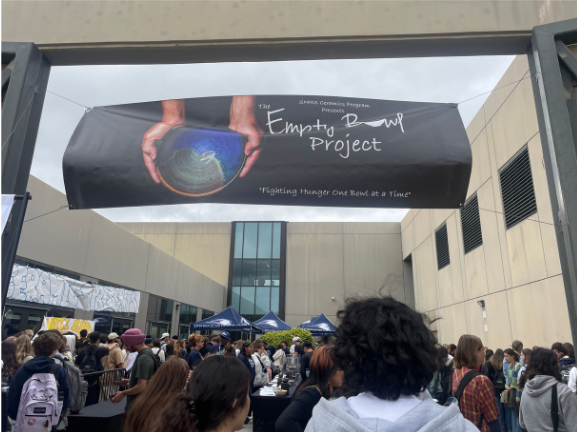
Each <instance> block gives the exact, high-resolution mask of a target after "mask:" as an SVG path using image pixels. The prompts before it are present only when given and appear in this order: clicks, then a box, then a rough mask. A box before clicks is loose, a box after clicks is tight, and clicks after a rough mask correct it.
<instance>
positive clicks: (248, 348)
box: [238, 343, 255, 424]
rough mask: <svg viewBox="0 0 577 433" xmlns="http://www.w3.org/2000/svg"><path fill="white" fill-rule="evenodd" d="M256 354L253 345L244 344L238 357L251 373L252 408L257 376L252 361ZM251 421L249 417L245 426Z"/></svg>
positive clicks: (250, 393) (250, 392)
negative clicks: (253, 388)
mask: <svg viewBox="0 0 577 433" xmlns="http://www.w3.org/2000/svg"><path fill="white" fill-rule="evenodd" d="M253 353H254V348H253V346H252V344H251V343H243V344H242V349H240V354H239V355H238V359H240V360H241V361H242V363H243V364H244V365H246V368H248V371H249V373H250V388H249V391H248V396H249V398H250V401H251V406H252V384H253V383H254V376H255V369H254V360H253V359H252V356H251V355H252V354H253ZM251 411H252V407H251ZM248 422H249V419H248V417H247V418H246V420H245V424H248Z"/></svg>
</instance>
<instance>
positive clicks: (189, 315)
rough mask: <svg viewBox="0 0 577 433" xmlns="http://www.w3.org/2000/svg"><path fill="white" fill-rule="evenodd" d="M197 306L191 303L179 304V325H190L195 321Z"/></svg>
mask: <svg viewBox="0 0 577 433" xmlns="http://www.w3.org/2000/svg"><path fill="white" fill-rule="evenodd" d="M196 312H197V308H196V307H193V306H192V305H186V304H180V318H179V319H178V322H179V323H180V324H181V325H190V324H191V323H193V322H196Z"/></svg>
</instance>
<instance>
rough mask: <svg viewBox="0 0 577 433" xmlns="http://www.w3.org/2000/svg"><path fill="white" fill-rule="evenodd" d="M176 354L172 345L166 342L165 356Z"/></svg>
mask: <svg viewBox="0 0 577 433" xmlns="http://www.w3.org/2000/svg"><path fill="white" fill-rule="evenodd" d="M174 355H176V352H175V351H174V345H172V344H171V343H168V344H167V345H166V357H167V358H168V357H169V356H174Z"/></svg>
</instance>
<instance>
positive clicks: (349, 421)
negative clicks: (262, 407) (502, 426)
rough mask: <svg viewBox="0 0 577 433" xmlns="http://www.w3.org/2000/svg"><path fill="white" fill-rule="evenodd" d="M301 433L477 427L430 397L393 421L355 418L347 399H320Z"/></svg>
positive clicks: (474, 428)
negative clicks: (303, 431) (304, 432)
mask: <svg viewBox="0 0 577 433" xmlns="http://www.w3.org/2000/svg"><path fill="white" fill-rule="evenodd" d="M305 431H308V432H330V431H334V432H369V431H372V432H377V431H379V432H393V431H438V432H454V431H467V432H478V431H479V430H477V428H476V427H475V426H474V425H473V424H472V423H471V422H470V421H468V420H466V419H465V418H463V415H461V412H460V411H459V408H458V406H457V405H456V404H452V405H450V406H449V407H443V406H439V405H438V404H437V403H435V402H434V401H433V400H432V399H431V398H427V399H425V400H423V401H421V402H420V403H419V404H418V405H417V406H415V407H414V408H413V409H412V410H410V411H409V412H407V413H406V414H405V415H403V416H402V417H400V418H399V419H398V420H396V421H395V422H390V421H386V420H384V419H380V418H359V417H358V415H357V413H356V412H355V411H354V410H353V409H352V408H351V407H350V406H349V403H348V402H347V399H346V398H344V397H341V398H339V399H336V400H331V401H328V400H325V399H324V398H321V400H320V401H319V403H318V404H317V405H316V406H315V408H314V409H313V416H312V418H311V420H310V421H309V423H308V424H307V428H306V430H305Z"/></svg>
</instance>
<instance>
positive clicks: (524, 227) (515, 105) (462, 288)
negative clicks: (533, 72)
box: [401, 56, 571, 348]
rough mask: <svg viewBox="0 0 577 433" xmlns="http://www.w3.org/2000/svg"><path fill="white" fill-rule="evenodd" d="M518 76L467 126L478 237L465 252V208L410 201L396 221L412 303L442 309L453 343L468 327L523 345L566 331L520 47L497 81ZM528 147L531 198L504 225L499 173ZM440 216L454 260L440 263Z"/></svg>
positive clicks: (441, 332)
mask: <svg viewBox="0 0 577 433" xmlns="http://www.w3.org/2000/svg"><path fill="white" fill-rule="evenodd" d="M518 80H521V81H518ZM517 81H518V82H517ZM514 82H517V83H516V84H513V85H510V86H507V87H504V88H502V89H499V90H495V91H494V92H493V93H491V95H490V96H489V98H488V99H487V101H486V103H485V104H484V105H483V107H482V109H481V110H480V111H479V112H478V113H477V115H476V116H475V118H474V120H473V121H472V122H471V124H470V125H469V127H468V128H467V133H468V135H469V140H470V142H471V147H472V150H473V172H472V175H471V181H470V184H469V191H468V194H467V198H468V199H471V198H474V197H475V196H476V197H477V200H478V209H479V216H480V229H481V232H482V243H481V244H480V245H478V246H477V247H476V248H474V249H472V250H470V251H468V252H467V253H466V254H465V249H464V236H463V224H462V211H461V210H428V209H413V210H411V211H409V213H408V214H407V216H406V217H405V218H404V219H403V221H402V223H401V227H402V239H403V259H405V260H410V261H411V262H412V266H413V277H414V288H415V304H416V307H417V309H419V310H420V311H423V312H427V313H428V314H429V315H430V316H431V317H442V318H443V319H442V320H440V321H439V322H437V325H436V329H437V333H438V337H439V340H440V341H441V342H442V343H456V342H457V340H458V338H459V336H460V335H462V334H465V333H469V334H475V335H478V336H479V337H481V338H482V339H483V341H484V342H485V344H486V345H488V346H489V347H492V348H496V347H502V348H505V347H508V346H509V345H510V343H511V341H512V340H513V339H519V340H521V341H523V342H524V343H525V345H526V346H529V347H531V346H534V345H547V346H548V345H550V344H551V343H553V342H555V341H563V342H564V341H571V331H570V328H569V317H568V312H567V301H566V298H565V291H564V286H563V280H562V275H561V266H560V262H559V253H558V248H557V240H556V238H555V231H554V226H553V224H554V223H555V220H554V218H553V215H552V214H551V203H550V198H549V190H548V186H547V178H546V174H545V168H544V164H543V153H542V149H541V142H540V138H539V128H538V125H537V116H536V112H535V105H534V101H533V93H532V88H531V85H532V84H531V78H530V75H529V65H528V63H527V58H526V56H518V57H517V58H516V59H515V61H514V62H513V64H512V65H511V67H510V68H509V69H508V71H507V72H506V73H505V75H504V76H503V77H502V79H501V81H500V82H499V84H498V85H497V86H496V88H499V87H502V86H504V85H506V84H509V83H514ZM525 149H527V150H528V154H529V160H530V173H529V174H530V175H531V178H532V183H533V190H534V200H535V204H536V206H535V207H534V208H533V209H534V211H529V212H531V214H530V215H524V216H523V219H522V220H521V221H519V222H517V223H516V224H515V225H512V226H510V228H507V226H508V223H507V221H506V215H505V214H506V213H507V212H505V209H504V202H505V200H504V197H505V199H506V200H509V198H510V197H509V196H507V195H506V194H503V184H504V181H505V180H506V179H504V177H503V174H502V173H503V171H504V170H506V168H507V166H508V165H509V164H511V162H512V161H515V160H516V158H517V157H518V156H519V155H520V153H522V152H523V150H525ZM500 177H501V179H500ZM522 181H523V179H518V180H516V181H515V182H522ZM520 200H521V199H520ZM522 200H525V201H527V200H529V198H526V197H525V198H523V197H522ZM522 200H521V201H522ZM521 210H523V209H521ZM443 226H446V233H447V237H448V252H449V256H450V264H448V265H446V266H444V267H442V268H441V266H440V265H439V263H438V257H437V255H438V253H439V242H438V241H437V240H436V233H437V231H438V230H439V229H440V228H442V227H443ZM439 268H441V269H439ZM480 301H484V307H481V306H480V305H479V302H480Z"/></svg>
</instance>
